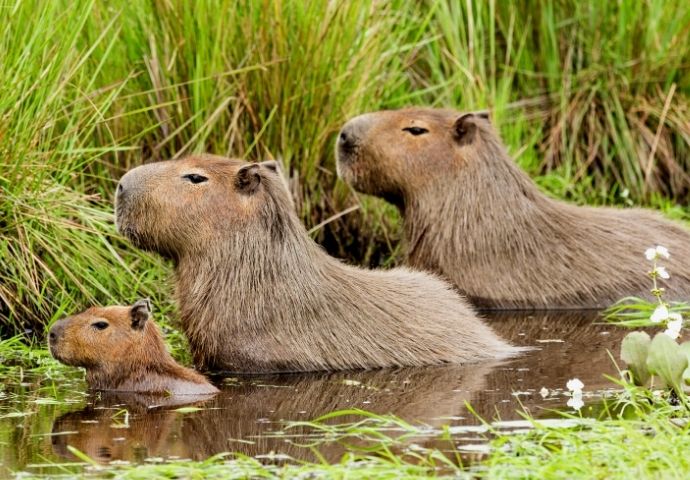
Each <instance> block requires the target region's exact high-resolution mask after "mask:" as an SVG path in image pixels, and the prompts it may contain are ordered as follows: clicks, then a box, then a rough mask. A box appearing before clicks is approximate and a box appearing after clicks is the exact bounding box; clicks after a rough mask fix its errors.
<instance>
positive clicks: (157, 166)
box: [116, 155, 518, 373]
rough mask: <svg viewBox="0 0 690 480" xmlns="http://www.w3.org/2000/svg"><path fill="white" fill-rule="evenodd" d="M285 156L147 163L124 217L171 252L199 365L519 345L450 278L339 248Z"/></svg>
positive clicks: (461, 355)
mask: <svg viewBox="0 0 690 480" xmlns="http://www.w3.org/2000/svg"><path fill="white" fill-rule="evenodd" d="M277 170H278V167H277V164H276V162H271V161H270V162H263V163H254V164H250V163H246V162H243V161H240V160H234V159H227V158H223V157H215V156H210V155H196V156H191V157H188V158H186V159H182V160H175V161H164V162H158V163H152V164H148V165H143V166H140V167H137V168H135V169H133V170H131V171H129V172H128V173H127V174H125V175H124V176H123V177H122V179H121V180H120V183H119V185H118V187H117V197H116V216H117V226H118V229H119V231H120V232H121V233H123V234H124V235H125V236H127V237H128V238H129V239H130V240H131V241H132V242H133V243H134V244H135V245H137V246H139V247H141V248H144V249H147V250H153V251H156V252H158V253H160V254H162V255H164V256H166V257H169V258H171V259H172V260H173V262H174V264H175V270H176V289H177V296H178V300H179V305H180V314H181V319H182V325H183V328H184V331H185V333H186V335H187V337H188V338H189V341H190V344H191V348H192V353H193V355H194V359H195V362H196V363H197V365H198V366H200V367H202V368H204V369H213V370H223V371H234V372H247V373H260V372H280V371H310V370H345V369H367V368H378V367H390V366H417V365H430V364H443V363H461V362H476V361H480V360H486V359H489V358H499V357H505V356H509V355H511V354H514V353H516V352H517V351H518V350H517V349H516V348H514V347H512V346H510V345H509V344H507V343H506V342H504V341H503V340H501V339H500V338H499V337H498V336H496V335H495V334H494V332H493V331H492V330H491V329H490V328H489V327H487V326H486V325H485V324H484V323H483V322H482V321H481V320H480V319H479V318H478V317H477V315H476V314H475V313H474V311H473V310H472V309H471V308H470V307H469V306H468V305H467V303H466V302H465V301H464V300H463V299H462V298H461V297H460V296H458V294H457V293H456V292H454V291H453V289H452V287H451V286H450V285H449V284H447V283H446V282H444V281H442V280H440V279H438V278H436V277H434V276H432V275H430V274H426V273H421V272H415V271H411V270H408V269H405V268H401V269H395V270H390V271H376V270H364V269H361V268H356V267H351V266H347V265H344V264H342V263H341V262H339V261H338V260H336V259H334V258H331V257H329V256H328V255H327V254H326V253H325V252H324V251H323V250H322V248H321V247H319V246H318V245H317V244H316V243H315V242H314V241H313V240H312V239H311V238H310V237H309V235H308V234H307V231H306V229H305V228H304V226H303V225H302V224H301V223H300V221H299V218H298V217H297V215H296V213H295V212H294V211H293V207H292V202H291V199H290V197H289V193H288V191H287V189H286V188H285V183H284V181H283V179H282V177H281V176H280V172H279V171H277Z"/></svg>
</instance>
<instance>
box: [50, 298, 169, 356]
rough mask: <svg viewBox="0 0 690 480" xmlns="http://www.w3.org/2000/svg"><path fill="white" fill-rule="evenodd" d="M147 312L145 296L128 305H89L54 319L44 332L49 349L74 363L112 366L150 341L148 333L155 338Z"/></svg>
mask: <svg viewBox="0 0 690 480" xmlns="http://www.w3.org/2000/svg"><path fill="white" fill-rule="evenodd" d="M150 316H151V302H150V301H149V300H148V299H144V300H139V301H137V302H136V303H135V304H134V305H132V306H131V307H127V306H111V307H92V308H89V309H88V310H86V311H85V312H82V313H79V314H77V315H73V316H71V317H67V318H64V319H62V320H59V321H57V322H55V324H54V325H53V326H52V328H51V329H50V333H49V335H48V341H49V344H50V353H51V354H52V355H53V357H55V358H56V359H58V360H59V361H61V362H62V363H65V364H67V365H72V366H75V367H85V368H99V367H101V366H103V365H107V366H108V367H111V368H112V367H116V366H117V365H119V364H122V363H123V362H125V361H130V360H131V358H130V357H131V355H132V353H133V352H134V351H136V350H137V349H138V348H141V347H142V346H148V345H151V344H152V338H151V337H152V336H155V337H156V338H159V335H158V330H157V329H156V327H155V325H153V324H152V323H151V322H149V321H148V320H149V318H150ZM153 343H154V344H156V343H162V340H158V341H157V342H153Z"/></svg>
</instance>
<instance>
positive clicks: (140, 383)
mask: <svg viewBox="0 0 690 480" xmlns="http://www.w3.org/2000/svg"><path fill="white" fill-rule="evenodd" d="M150 313H151V310H150V304H149V302H148V300H140V301H138V302H137V303H135V304H134V305H133V306H131V307H127V306H110V307H92V308H89V309H88V310H86V311H85V312H82V313H79V314H77V315H73V316H71V317H67V318H65V319H62V320H59V321H58V322H56V323H55V324H54V325H53V327H52V328H51V329H50V334H49V343H50V353H51V354H52V355H53V357H55V358H56V359H57V360H59V361H61V362H62V363H64V364H66V365H72V366H75V367H84V368H86V380H87V382H88V384H89V388H91V389H93V390H109V391H118V392H136V393H150V394H160V395H185V396H187V395H189V396H199V395H210V394H213V393H216V392H217V391H218V389H217V388H216V387H214V386H213V385H212V384H211V383H210V382H209V381H208V380H207V379H206V378H205V377H204V376H203V375H201V374H200V373H198V372H195V371H194V370H192V369H190V368H185V367H183V366H181V365H179V364H178V363H177V362H175V360H174V359H173V358H172V357H171V356H170V353H169V352H168V350H167V349H166V347H165V343H164V342H163V337H162V336H161V333H160V330H159V329H158V327H157V326H156V325H155V324H154V323H153V322H152V321H149V318H150Z"/></svg>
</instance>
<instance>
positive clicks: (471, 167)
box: [336, 108, 690, 309]
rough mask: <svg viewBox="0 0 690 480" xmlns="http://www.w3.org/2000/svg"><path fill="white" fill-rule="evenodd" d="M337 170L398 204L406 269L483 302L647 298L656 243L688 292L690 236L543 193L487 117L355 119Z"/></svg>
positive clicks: (387, 114) (676, 286)
mask: <svg viewBox="0 0 690 480" xmlns="http://www.w3.org/2000/svg"><path fill="white" fill-rule="evenodd" d="M336 155H337V160H338V173H339V175H340V177H341V178H342V179H343V180H345V181H346V182H348V183H349V184H351V185H352V186H353V187H354V188H355V189H357V190H359V191H361V192H363V193H368V194H372V195H377V196H380V197H382V198H384V199H386V200H388V201H389V202H391V203H393V204H395V205H397V206H398V208H399V209H400V211H401V212H402V214H403V217H404V232H405V233H404V237H405V243H406V251H407V253H406V262H407V264H409V265H411V266H413V267H416V268H421V269H426V270H430V271H433V272H437V273H439V274H441V275H442V276H444V277H445V278H447V279H449V280H450V281H451V282H452V283H454V284H455V285H456V286H457V288H458V289H459V291H460V292H462V293H463V294H465V295H467V297H468V298H469V299H470V300H471V301H472V302H473V303H474V304H475V305H476V306H478V307H481V308H498V309H506V308H517V309H522V308H528V309H532V308H536V309H541V308H600V307H606V306H609V305H610V304H612V303H613V302H615V301H616V300H618V299H620V298H621V297H624V296H628V295H636V296H641V297H649V290H650V285H651V282H650V280H649V276H648V275H647V272H648V271H649V270H650V265H649V264H648V263H647V261H646V260H645V258H644V256H643V255H644V252H645V250H646V249H647V248H649V247H653V246H655V245H663V246H666V247H667V248H668V249H669V250H670V252H671V255H672V258H671V260H672V264H671V265H670V268H669V270H670V272H671V279H670V281H667V282H666V283H665V286H666V287H667V289H668V293H669V294H670V295H671V296H673V297H677V298H683V299H687V298H688V297H690V232H689V231H688V230H686V229H684V228H683V227H681V226H680V225H677V224H676V223H673V222H671V221H668V220H665V219H664V218H663V217H662V216H661V215H659V214H657V213H655V212H652V211H647V210H641V209H619V208H604V207H582V206H575V205H570V204H567V203H564V202H561V201H557V200H554V199H552V198H549V197H547V196H546V195H544V194H543V193H542V192H541V191H539V189H538V188H537V186H536V185H535V184H534V183H533V182H532V180H531V179H530V178H529V177H528V176H527V175H526V174H525V173H524V172H523V171H522V170H521V169H520V168H519V167H518V166H517V165H516V164H515V163H514V162H513V161H512V159H511V158H510V157H509V156H508V154H507V152H506V149H505V147H504V146H503V144H502V143H501V140H500V139H499V137H498V136H497V134H496V132H494V130H493V128H492V127H491V125H490V123H489V121H488V117H487V116H486V115H482V114H472V113H468V114H461V113H457V112H454V111H450V110H436V109H429V108H408V109H404V110H397V111H381V112H376V113H368V114H365V115H361V116H359V117H355V118H353V119H352V120H350V121H348V122H347V123H346V124H345V126H344V127H343V128H342V130H341V132H340V137H339V139H338V145H337V147H336Z"/></svg>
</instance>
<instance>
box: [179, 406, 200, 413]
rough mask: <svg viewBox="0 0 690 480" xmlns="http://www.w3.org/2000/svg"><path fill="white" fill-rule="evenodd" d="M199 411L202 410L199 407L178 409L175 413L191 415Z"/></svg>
mask: <svg viewBox="0 0 690 480" xmlns="http://www.w3.org/2000/svg"><path fill="white" fill-rule="evenodd" d="M200 410H203V408H199V407H180V408H176V409H175V411H176V412H177V413H193V412H198V411H200Z"/></svg>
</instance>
